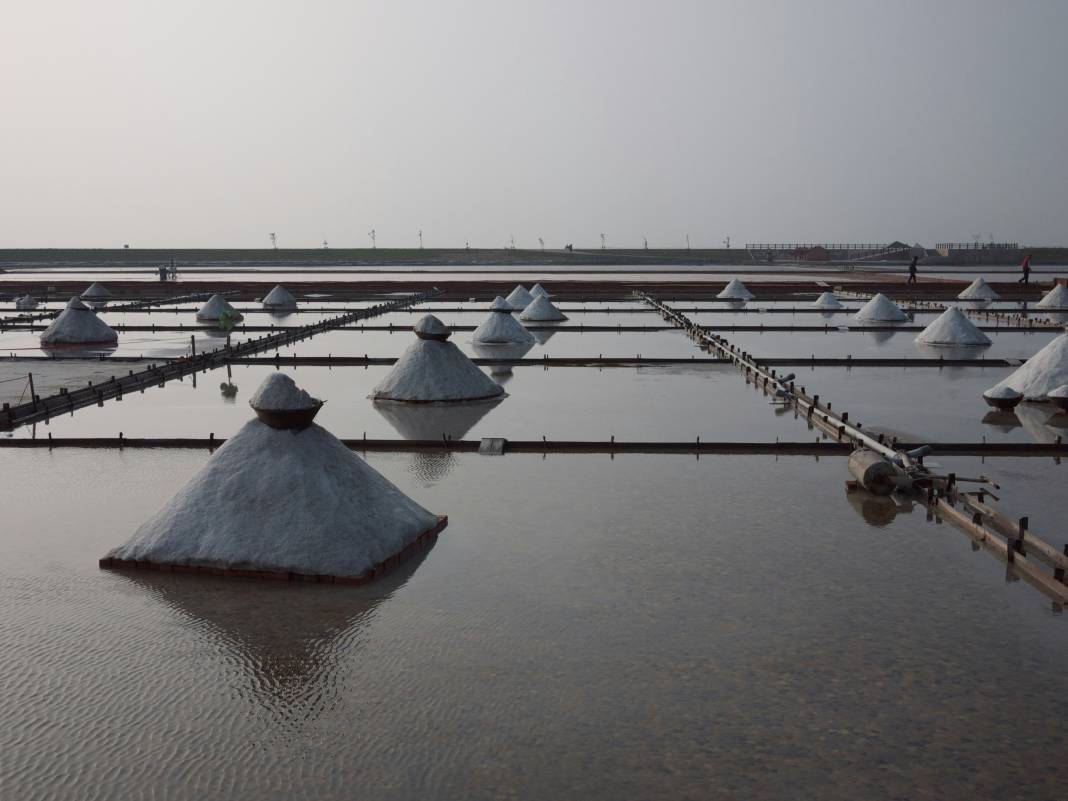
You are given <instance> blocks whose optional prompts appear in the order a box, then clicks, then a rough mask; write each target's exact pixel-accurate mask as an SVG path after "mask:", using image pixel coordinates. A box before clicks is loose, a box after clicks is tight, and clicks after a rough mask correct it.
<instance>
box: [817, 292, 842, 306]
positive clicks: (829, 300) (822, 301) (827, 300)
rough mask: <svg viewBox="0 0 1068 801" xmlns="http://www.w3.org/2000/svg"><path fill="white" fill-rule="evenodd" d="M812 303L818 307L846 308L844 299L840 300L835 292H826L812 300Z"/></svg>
mask: <svg viewBox="0 0 1068 801" xmlns="http://www.w3.org/2000/svg"><path fill="white" fill-rule="evenodd" d="M812 305H813V306H815V307H816V308H817V309H844V308H845V307H844V306H843V305H842V301H840V300H838V298H836V297H835V296H834V293H833V292H824V293H823V294H822V295H820V296H819V297H818V298H816V299H815V300H814V301H812Z"/></svg>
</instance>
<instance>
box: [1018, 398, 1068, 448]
mask: <svg viewBox="0 0 1068 801" xmlns="http://www.w3.org/2000/svg"><path fill="white" fill-rule="evenodd" d="M1053 411H1054V408H1053V407H1052V406H1050V405H1049V404H1046V403H1027V402H1024V403H1021V404H1020V405H1019V406H1017V407H1016V416H1017V417H1018V418H1020V423H1021V425H1023V427H1024V430H1025V431H1026V432H1027V433H1028V434H1029V435H1030V436H1031V439H1033V440H1034V441H1035V442H1039V443H1046V444H1053V443H1055V442H1056V441H1057V438H1058V437H1060V436H1062V435H1063V433H1064V432H1063V431H1061V430H1059V427H1054V426H1051V425H1050V420H1051V418H1052V417H1053V414H1052V412H1053Z"/></svg>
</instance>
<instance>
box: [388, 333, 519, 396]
mask: <svg viewBox="0 0 1068 801" xmlns="http://www.w3.org/2000/svg"><path fill="white" fill-rule="evenodd" d="M413 330H414V331H415V336H416V340H415V342H413V343H412V344H411V345H410V346H409V347H408V349H407V350H406V351H404V353H403V354H401V357H400V358H399V359H397V363H396V364H395V365H393V369H392V370H390V371H389V374H388V375H387V376H386V377H385V378H384V379H382V381H381V382H379V384H378V385H377V386H376V387H375V388H374V389H373V390H372V391H371V395H370V397H371V398H372V399H374V400H376V401H399V402H402V403H459V402H464V401H476V400H486V399H488V398H495V397H497V396H498V395H502V394H504V390H503V389H501V387H499V386H498V385H497V384H495V383H494V382H493V380H492V379H491V378H490V377H489V376H488V375H486V374H485V373H483V372H482V371H481V370H479V369H478V366H477V365H476V364H475V363H474V362H473V361H471V360H470V359H469V358H467V356H466V355H465V354H464V353H463V352H462V351H461V350H460V349H459V348H458V347H456V346H455V345H454V344H453V343H451V342H449V341H448V339H449V337H450V336H451V335H452V332H451V331H450V330H449V327H448V326H446V325H445V324H444V323H443V322H441V320H439V319H438V318H437V317H435V316H434V315H432V314H428V315H426V316H425V317H423V318H422V319H421V320H419V322H417V323H416V324H415V326H414V328H413Z"/></svg>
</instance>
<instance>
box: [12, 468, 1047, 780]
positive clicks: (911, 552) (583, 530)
mask: <svg viewBox="0 0 1068 801" xmlns="http://www.w3.org/2000/svg"><path fill="white" fill-rule="evenodd" d="M205 458H206V456H205V455H203V454H200V453H191V452H137V453H134V452H125V453H118V452H113V451H109V452H98V451H81V452H78V451H63V452H59V451H56V452H54V453H52V454H49V453H47V452H43V451H33V452H13V451H0V464H2V468H3V474H4V476H5V491H6V493H8V494H7V495H6V497H8V498H18V499H19V503H17V504H6V507H7V508H6V512H5V524H6V525H5V559H4V564H3V568H2V570H0V603H2V606H3V609H4V613H5V624H4V626H3V627H0V689H2V692H0V715H2V716H3V720H4V726H3V727H2V728H0V755H2V758H0V795H2V797H4V798H18V799H24V800H27V799H28V800H36V799H72V798H100V799H105V798H107V799H110V798H124V799H142V798H154V799H202V798H223V797H225V798H233V799H256V800H257V801H259V800H261V799H349V798H353V797H373V798H376V799H410V798H427V799H439V798H440V799H452V798H465V799H484V798H523V799H563V798H576V799H578V798H583V799H613V800H614V799H620V798H693V799H698V798H700V799H737V798H750V799H782V798H798V797H803V798H821V799H857V798H864V799H899V798H932V799H935V798H937V799H972V798H999V799H1037V798H1054V797H1058V796H1061V795H1063V793H1064V792H1065V791H1066V790H1068V778H1066V777H1065V775H1064V771H1063V755H1064V752H1065V748H1066V747H1068V742H1066V738H1065V734H1064V730H1063V726H1062V721H1063V720H1064V717H1065V713H1066V712H1068V702H1066V701H1065V692H1064V691H1065V681H1066V679H1065V675H1064V665H1065V664H1068V630H1066V628H1065V626H1066V624H1068V620H1066V619H1065V618H1064V616H1063V615H1056V614H1052V613H1051V609H1050V606H1049V604H1048V603H1047V602H1046V601H1045V600H1044V599H1043V598H1042V597H1041V596H1039V595H1037V594H1036V593H1035V592H1034V590H1032V589H1031V588H1029V587H1028V586H1026V584H1024V583H1023V582H1014V583H1006V582H1005V580H1004V579H1005V572H1004V567H1003V566H1002V565H1000V564H999V563H997V562H996V561H994V560H993V559H992V558H990V557H989V556H987V555H986V554H984V553H973V552H972V551H971V550H970V549H969V547H968V542H967V540H966V539H965V538H964V537H963V536H962V535H961V534H959V533H957V532H956V531H955V530H953V529H951V528H950V527H949V526H934V525H932V524H928V523H926V522H925V521H924V517H923V515H922V513H921V512H919V511H918V510H909V509H907V508H895V509H892V510H890V511H889V512H887V510H886V509H885V508H883V506H882V505H881V504H878V503H875V504H870V503H865V502H864V501H863V500H858V499H855V498H847V497H846V496H845V494H844V492H843V490H842V479H843V477H844V475H845V468H844V464H843V462H842V461H841V460H838V459H833V460H823V461H818V462H817V461H814V460H811V459H802V458H790V459H778V460H775V459H772V458H763V457H744V458H733V457H732V458H716V459H709V458H703V459H701V460H699V461H696V460H693V459H686V458H674V457H664V458H661V457H647V456H646V457H622V458H621V457H617V458H616V459H615V460H610V459H608V458H607V457H604V458H600V457H596V458H595V457H573V456H572V457H550V458H548V459H542V458H540V457H521V456H506V457H500V458H492V457H479V456H477V455H473V454H471V455H463V456H454V457H452V458H451V459H450V460H449V463H448V464H446V465H442V464H440V463H434V462H427V461H426V460H425V459H424V458H423V457H417V456H412V455H393V456H389V457H378V456H376V457H373V458H372V463H373V464H374V465H375V466H376V467H377V468H378V469H379V470H382V471H383V472H385V473H386V475H388V476H389V477H390V478H391V479H393V480H394V481H396V482H398V483H399V484H400V485H401V486H402V487H403V488H404V489H405V490H406V491H407V492H409V493H410V494H412V495H413V496H414V497H416V498H417V499H418V500H419V501H421V502H422V503H424V504H425V505H426V506H427V507H429V508H431V509H433V510H435V511H438V512H445V513H448V514H449V515H450V517H451V523H450V526H449V528H448V529H447V530H446V532H445V533H444V534H443V535H442V537H441V538H440V539H439V540H438V542H437V543H436V545H435V546H434V547H433V548H431V549H430V550H429V551H428V552H426V553H424V554H421V555H420V560H416V561H414V562H411V563H409V564H408V566H407V568H406V569H405V570H403V571H401V572H399V573H396V574H393V575H392V576H391V577H389V578H388V579H387V580H385V581H383V582H381V583H379V584H376V585H371V586H370V587H366V588H341V587H336V588H335V587H329V588H327V587H316V586H303V585H295V586H276V585H270V586H265V585H260V584H254V583H232V582H226V581H224V580H207V579H201V580H181V578H180V577H169V578H168V577H161V576H135V575H120V574H116V573H110V572H102V571H99V570H98V569H97V568H96V565H95V560H96V558H97V557H98V556H100V555H101V554H102V553H103V552H105V551H106V550H107V549H108V548H110V547H111V546H112V545H114V544H116V543H118V542H120V541H122V540H123V539H124V538H125V537H126V536H128V534H129V533H130V532H131V531H132V530H133V529H134V528H135V527H136V526H137V525H138V524H139V523H140V522H141V520H143V519H144V518H145V517H146V516H147V515H148V514H150V513H151V512H152V511H153V510H154V509H155V508H157V507H158V505H159V504H160V503H162V502H163V501H164V499H165V498H167V497H168V496H169V495H170V494H171V493H172V492H173V491H174V489H175V488H176V487H177V486H179V485H180V484H181V483H182V482H183V481H184V480H185V479H186V478H187V477H188V476H189V475H190V474H192V473H193V472H194V471H195V470H196V469H197V468H198V467H199V466H200V465H201V464H202V463H203V461H204V459H205ZM1028 464H1031V463H1030V462H1028ZM1047 468H1048V469H1049V470H1050V471H1051V474H1052V475H1051V479H1052V480H1055V481H1059V482H1061V483H1063V481H1064V479H1065V477H1064V476H1061V475H1060V473H1062V472H1063V470H1064V469H1065V468H1063V467H1054V466H1052V465H1049V464H1047ZM59 487H62V491H61V492H58V491H57V488H59ZM1052 504H1053V505H1055V506H1057V507H1058V510H1059V513H1060V515H1061V516H1062V519H1063V515H1064V513H1065V512H1068V507H1065V506H1064V503H1063V500H1062V499H1061V498H1059V497H1056V498H1054V499H1053V500H1052ZM816 510H818V519H819V525H818V526H816V527H813V526H811V525H809V524H808V523H807V522H806V521H809V520H811V519H813V516H814V515H815V514H817V511H816Z"/></svg>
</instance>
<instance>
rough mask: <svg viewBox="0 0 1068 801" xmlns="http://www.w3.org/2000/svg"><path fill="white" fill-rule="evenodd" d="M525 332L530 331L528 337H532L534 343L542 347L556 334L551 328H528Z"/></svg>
mask: <svg viewBox="0 0 1068 801" xmlns="http://www.w3.org/2000/svg"><path fill="white" fill-rule="evenodd" d="M527 330H528V331H530V335H531V336H532V337H534V341H535V342H537V343H538V344H539V345H544V344H545V343H546V342H548V341H549V340H550V339H552V338H553V337H554V336H556V332H555V331H554V330H552V329H551V328H528V329H527Z"/></svg>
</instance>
